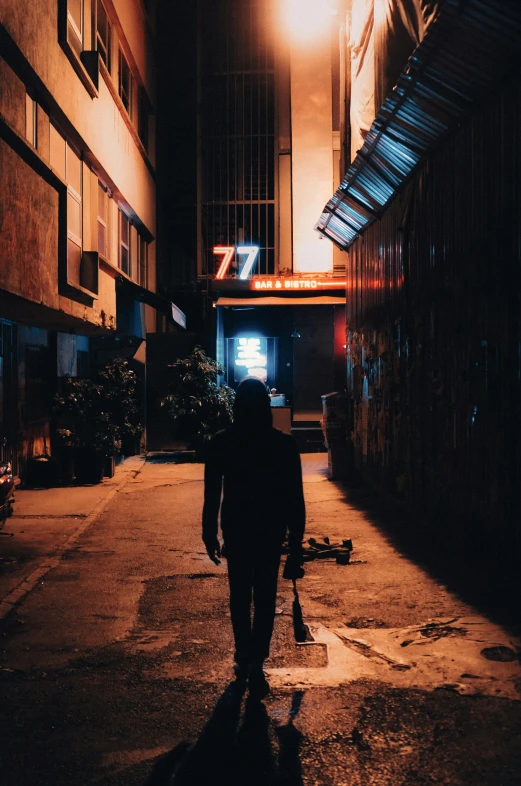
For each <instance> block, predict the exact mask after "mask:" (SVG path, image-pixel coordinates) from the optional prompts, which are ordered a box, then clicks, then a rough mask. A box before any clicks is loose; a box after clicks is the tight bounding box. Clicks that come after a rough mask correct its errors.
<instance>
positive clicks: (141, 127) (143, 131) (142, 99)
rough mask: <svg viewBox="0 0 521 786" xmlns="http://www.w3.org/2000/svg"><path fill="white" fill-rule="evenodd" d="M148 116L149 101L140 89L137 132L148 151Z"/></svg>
mask: <svg viewBox="0 0 521 786" xmlns="http://www.w3.org/2000/svg"><path fill="white" fill-rule="evenodd" d="M148 114H149V112H148V99H147V97H146V95H145V92H144V90H142V89H140V91H139V95H138V116H137V132H138V135H139V138H140V139H141V141H142V142H143V147H144V148H145V150H148Z"/></svg>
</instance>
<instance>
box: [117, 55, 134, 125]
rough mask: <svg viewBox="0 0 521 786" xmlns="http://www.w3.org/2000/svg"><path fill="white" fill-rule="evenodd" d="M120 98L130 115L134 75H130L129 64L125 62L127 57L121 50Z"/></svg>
mask: <svg viewBox="0 0 521 786" xmlns="http://www.w3.org/2000/svg"><path fill="white" fill-rule="evenodd" d="M118 79H119V83H118V84H119V97H120V98H121V101H122V102H123V106H124V107H125V109H126V110H127V112H128V113H129V115H130V110H131V106H132V101H131V99H132V75H131V73H130V68H129V67H128V63H127V61H126V60H125V55H124V54H123V52H122V51H121V49H120V50H119V77H118Z"/></svg>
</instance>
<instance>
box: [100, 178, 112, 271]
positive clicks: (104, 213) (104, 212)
mask: <svg viewBox="0 0 521 786" xmlns="http://www.w3.org/2000/svg"><path fill="white" fill-rule="evenodd" d="M109 198H110V197H109V195H108V192H107V189H106V188H105V186H104V185H103V184H102V183H100V182H99V181H98V253H99V254H101V256H103V257H105V258H106V259H108V258H109V256H110V250H109Z"/></svg>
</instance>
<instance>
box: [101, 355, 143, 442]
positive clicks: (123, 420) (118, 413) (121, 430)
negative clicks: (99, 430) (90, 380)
mask: <svg viewBox="0 0 521 786" xmlns="http://www.w3.org/2000/svg"><path fill="white" fill-rule="evenodd" d="M95 381H96V382H97V383H98V384H99V385H101V386H102V388H103V395H104V397H105V408H106V411H107V412H108V413H109V416H110V421H111V423H113V424H114V425H115V426H116V428H117V433H118V439H119V440H120V442H121V446H120V447H121V450H122V453H123V454H124V455H125V456H131V455H134V454H135V453H138V452H139V439H140V437H141V434H142V433H143V426H142V424H141V423H140V417H139V416H140V409H141V407H140V395H139V387H138V379H137V376H136V374H135V373H134V372H133V371H132V369H131V368H129V365H128V362H127V361H126V360H124V359H123V358H112V359H111V360H109V361H108V363H106V365H105V366H103V367H102V368H100V369H98V371H97V372H96V376H95Z"/></svg>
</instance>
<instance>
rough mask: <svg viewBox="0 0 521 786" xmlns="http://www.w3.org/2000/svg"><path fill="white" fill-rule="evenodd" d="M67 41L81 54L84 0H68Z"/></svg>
mask: <svg viewBox="0 0 521 786" xmlns="http://www.w3.org/2000/svg"><path fill="white" fill-rule="evenodd" d="M67 41H68V43H69V44H70V46H71V47H72V49H73V50H74V51H75V52H76V54H77V55H78V56H79V55H80V54H81V51H82V49H83V0H67Z"/></svg>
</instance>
